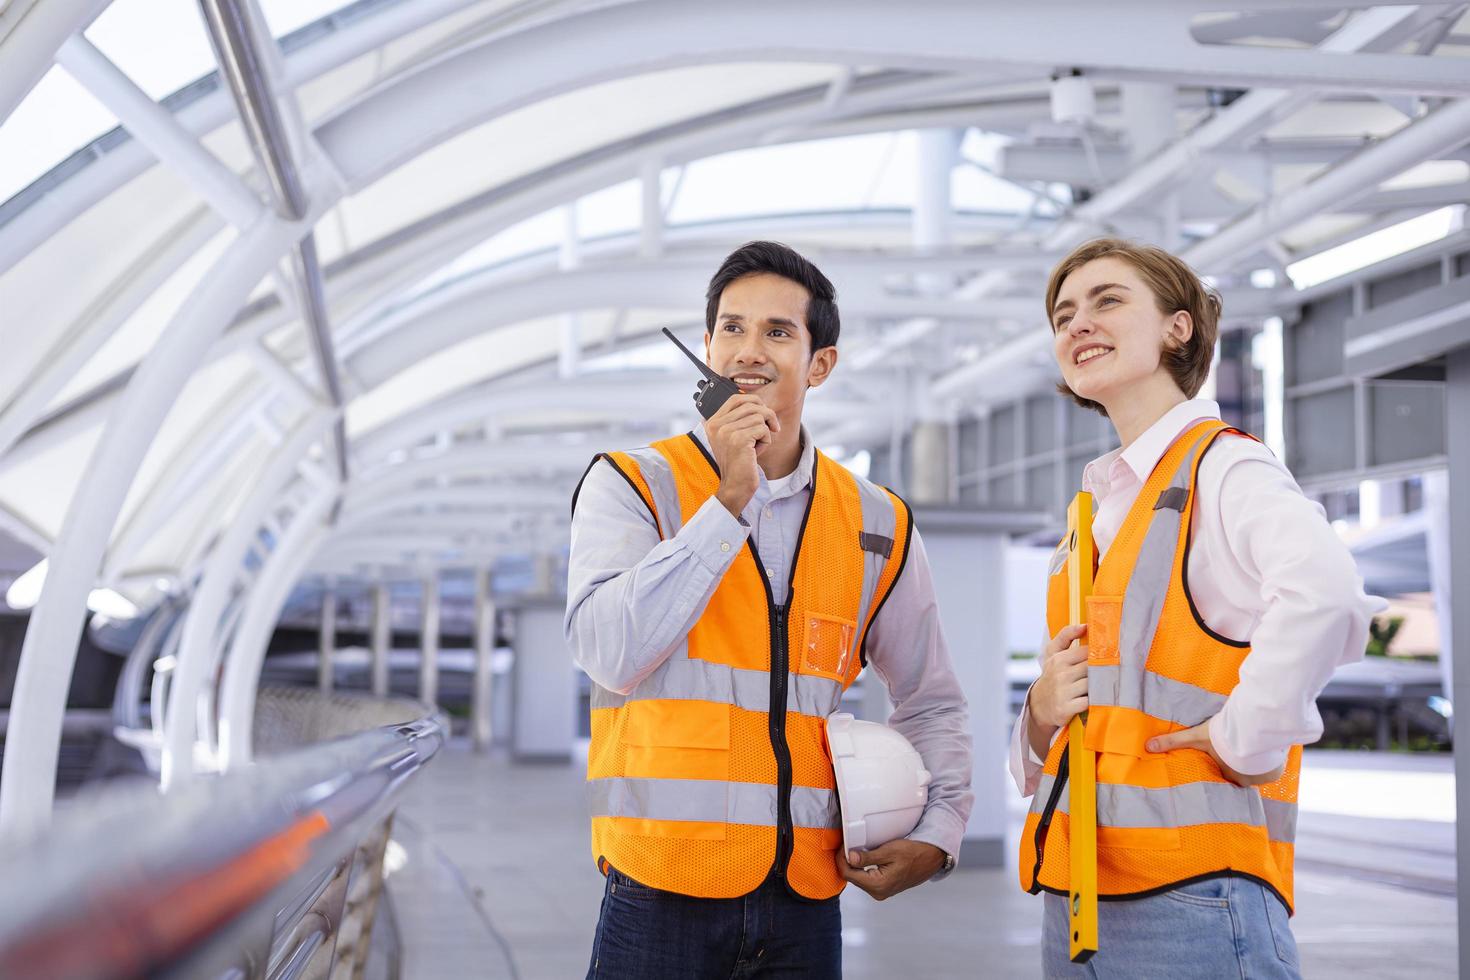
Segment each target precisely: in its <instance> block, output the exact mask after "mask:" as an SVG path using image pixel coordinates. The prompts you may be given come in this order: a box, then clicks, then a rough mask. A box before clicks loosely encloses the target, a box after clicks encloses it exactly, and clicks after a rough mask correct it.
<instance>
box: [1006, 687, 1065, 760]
mask: <svg viewBox="0 0 1470 980" xmlns="http://www.w3.org/2000/svg"><path fill="white" fill-rule="evenodd" d="M1035 686H1036V682H1035V681H1032V682H1031V687H1035ZM1031 687H1028V688H1026V696H1025V697H1024V698H1022V699H1021V715H1020V717H1019V718H1017V719H1016V728H1017V730H1018V731H1019V732H1020V733H1021V745H1022V746H1024V747H1025V750H1026V758H1027V759H1028V760H1029V761H1030V762H1031V764H1032V765H1035V766H1044V765H1046V760H1045V759H1043V758H1042V757H1041V756H1039V755H1037V754H1036V749H1035V747H1034V746H1032V744H1031ZM1059 733H1060V729H1059V730H1058V731H1057V732H1053V733H1052V737H1051V740H1052V741H1053V742H1055V741H1056V740H1057V735H1058V734H1059Z"/></svg>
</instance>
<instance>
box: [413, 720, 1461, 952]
mask: <svg viewBox="0 0 1470 980" xmlns="http://www.w3.org/2000/svg"><path fill="white" fill-rule="evenodd" d="M1414 765H1415V763H1412V762H1410V763H1404V762H1401V761H1400V760H1395V759H1389V758H1386V757H1381V756H1371V755H1345V756H1332V755H1328V754H1322V753H1314V754H1312V755H1309V756H1308V766H1309V767H1310V771H1313V772H1321V773H1323V774H1324V775H1325V778H1324V779H1323V780H1319V781H1318V784H1319V785H1323V786H1325V787H1326V788H1325V789H1318V790H1314V795H1315V796H1317V797H1318V798H1320V799H1321V800H1322V803H1321V806H1322V809H1321V810H1313V811H1310V812H1304V813H1303V817H1302V840H1301V843H1300V845H1299V848H1300V851H1301V853H1302V867H1301V868H1300V869H1299V871H1298V875H1297V895H1298V899H1297V901H1298V906H1299V914H1298V915H1297V917H1296V919H1295V920H1294V922H1293V928H1294V929H1295V932H1296V935H1297V940H1298V943H1299V945H1300V947H1301V952H1302V961H1303V972H1304V975H1305V976H1306V977H1308V978H1314V977H1347V976H1351V977H1355V978H1357V977H1414V978H1422V977H1441V976H1453V975H1454V969H1455V900H1454V898H1453V895H1452V889H1453V875H1454V859H1453V844H1454V834H1453V823H1452V822H1446V821H1445V820H1444V819H1443V817H1444V814H1443V813H1442V812H1441V810H1442V807H1441V810H1436V809H1435V807H1436V806H1438V804H1436V803H1434V802H1433V801H1432V800H1431V801H1430V802H1427V803H1425V804H1423V807H1424V809H1425V810H1426V811H1427V812H1430V813H1431V814H1433V815H1435V816H1437V817H1438V818H1439V819H1436V820H1430V821H1404V820H1398V819H1393V810H1392V808H1391V807H1390V808H1389V809H1388V810H1387V811H1385V810H1384V809H1383V807H1382V806H1378V809H1377V810H1374V809H1373V808H1372V806H1369V809H1370V814H1369V815H1360V814H1359V813H1358V812H1356V811H1357V810H1360V809H1362V806H1360V805H1359V803H1358V802H1356V801H1359V800H1367V801H1370V803H1371V801H1373V800H1374V799H1376V798H1378V797H1380V796H1381V793H1375V790H1374V788H1373V787H1374V785H1375V780H1377V781H1378V782H1383V781H1385V780H1386V781H1387V782H1388V783H1390V784H1393V785H1397V783H1396V781H1398V780H1400V779H1401V777H1400V775H1399V773H1400V771H1401V770H1404V769H1405V768H1413V767H1414ZM1415 771H1421V772H1429V773H1430V774H1432V775H1435V776H1436V779H1435V781H1434V782H1433V783H1432V784H1429V783H1423V782H1422V781H1421V782H1418V783H1413V784H1412V785H1413V786H1414V787H1417V789H1415V791H1416V792H1420V793H1425V794H1429V795H1430V796H1432V795H1433V794H1435V793H1440V794H1441V795H1442V789H1443V782H1444V779H1445V778H1446V777H1447V772H1448V767H1447V764H1446V762H1445V761H1444V760H1439V761H1433V760H1431V761H1430V762H1429V763H1427V764H1423V765H1420V766H1419V769H1418V770H1415ZM1329 773H1330V775H1326V774H1329ZM1358 784H1362V786H1363V792H1362V793H1354V794H1353V795H1352V796H1351V797H1344V798H1342V799H1339V798H1338V795H1334V790H1333V787H1335V786H1338V785H1345V786H1356V785H1358ZM1309 788H1311V787H1310V786H1309ZM1436 799H1437V797H1436ZM583 800H584V798H583V787H582V779H581V773H580V769H579V767H578V766H515V765H512V764H510V763H509V762H508V761H506V760H505V759H503V758H501V757H499V756H496V755H491V756H488V757H487V756H478V755H475V754H473V753H472V752H471V751H469V749H468V748H467V746H466V745H465V744H464V743H463V742H462V741H455V742H452V743H451V744H450V745H449V746H448V747H447V748H446V749H445V750H444V752H443V753H442V754H441V757H440V758H438V759H436V760H435V761H434V763H433V764H432V765H430V766H429V767H428V769H427V770H426V771H425V772H424V773H422V774H421V776H420V779H419V781H418V783H417V785H415V786H413V787H412V788H411V789H410V791H409V798H408V800H407V801H406V802H405V804H404V805H403V807H402V808H401V810H400V819H399V823H398V827H397V830H396V832H395V839H396V840H397V841H398V842H399V843H400V844H401V845H402V846H403V848H404V854H405V859H404V862H403V865H402V867H401V868H400V869H399V870H397V871H396V872H395V873H394V874H393V876H392V877H391V878H390V879H389V887H390V891H391V892H392V895H393V901H394V908H395V912H396V914H397V918H398V922H399V928H400V931H401V934H402V942H403V946H404V949H403V964H404V976H405V977H409V978H413V980H420V978H439V977H454V978H458V977H469V976H474V977H509V976H512V975H513V974H512V972H511V970H510V968H509V965H508V962H507V958H508V956H509V957H513V958H514V962H515V966H516V968H517V971H518V975H519V976H520V977H522V978H524V980H563V978H572V977H580V976H582V975H583V974H584V973H585V972H586V968H587V957H588V951H589V949H590V943H591V938H592V930H593V926H594V924H595V923H596V919H597V910H598V903H599V901H600V899H601V895H602V888H601V885H602V878H601V876H600V875H599V874H598V873H597V870H596V869H595V868H594V866H593V864H592V859H591V856H590V854H589V852H588V844H587V822H586V816H585V813H586V811H585V805H584V801H583ZM1016 804H1017V806H1016V807H1015V808H1013V810H1014V812H1013V814H1012V815H1013V824H1017V823H1019V818H1020V810H1019V800H1017V801H1016ZM1365 805H1366V804H1365ZM1374 805H1376V804H1374ZM1401 805H1403V806H1412V805H1413V802H1412V801H1401ZM1304 811H1305V807H1304ZM1451 819H1452V815H1451ZM1013 832H1014V831H1013ZM1015 881H1016V878H1015V871H1014V869H1010V868H1008V869H1006V870H1004V871H1000V870H973V869H962V870H961V871H959V872H957V873H956V874H955V875H953V876H952V877H951V878H950V879H948V880H947V881H944V882H940V883H937V884H934V885H927V886H923V887H921V888H917V889H915V890H913V891H911V892H908V893H905V894H904V895H901V896H899V897H898V898H895V899H894V900H892V901H889V902H885V903H882V904H878V903H876V902H873V901H871V900H870V899H868V898H867V896H865V895H863V894H861V893H859V892H857V891H856V890H854V889H849V890H848V891H847V893H845V894H844V897H843V914H844V932H843V935H844V941H845V945H846V949H845V955H844V965H845V975H846V977H848V978H849V980H865V978H883V980H893V978H899V977H901V978H905V980H907V978H930V977H933V978H944V977H978V976H983V977H1031V976H1037V975H1039V969H1038V956H1037V952H1036V943H1037V940H1038V937H1039V934H1040V927H1039V922H1040V909H1039V907H1038V904H1037V900H1036V899H1034V898H1032V897H1030V896H1028V895H1025V894H1023V893H1021V891H1020V890H1019V888H1018V887H1017V886H1016V883H1015ZM469 895H474V896H477V897H478V901H479V905H478V906H475V905H473V904H471V902H469V901H467V900H466V897H467V896H469ZM497 934H498V937H499V938H497Z"/></svg>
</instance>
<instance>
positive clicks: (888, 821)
mask: <svg viewBox="0 0 1470 980" xmlns="http://www.w3.org/2000/svg"><path fill="white" fill-rule="evenodd" d="M827 745H828V746H829V747H830V748H831V750H832V770H833V772H834V773H835V774H836V776H837V802H838V806H840V807H841V809H842V847H843V849H844V851H850V850H852V849H853V848H859V849H863V850H867V849H871V848H874V847H877V846H878V845H879V844H886V843H888V842H889V841H891V840H897V839H898V838H900V837H903V836H905V835H907V834H908V833H909V831H911V830H913V829H914V828H915V827H917V826H918V825H919V818H920V817H922V816H923V815H924V805H925V804H926V803H927V802H928V800H929V779H930V776H929V771H928V770H927V769H925V768H924V760H923V759H922V758H920V757H919V753H918V752H916V751H915V750H914V747H913V746H912V745H910V744H909V740H908V739H906V738H904V737H903V736H902V735H900V734H899V733H898V732H896V731H894V730H893V729H891V728H889V727H888V726H886V725H880V724H878V723H877V722H873V721H858V720H857V719H856V718H854V717H853V716H852V715H850V714H848V713H847V712H845V711H839V712H837V713H836V714H834V715H832V716H831V717H830V718H828V719H827Z"/></svg>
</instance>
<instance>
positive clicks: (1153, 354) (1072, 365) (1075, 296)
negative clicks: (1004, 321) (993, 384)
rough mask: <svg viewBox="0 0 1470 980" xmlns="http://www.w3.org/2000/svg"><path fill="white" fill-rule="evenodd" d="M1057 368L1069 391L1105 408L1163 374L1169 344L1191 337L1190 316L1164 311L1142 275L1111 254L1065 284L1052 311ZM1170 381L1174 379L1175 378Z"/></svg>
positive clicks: (1084, 266)
mask: <svg viewBox="0 0 1470 980" xmlns="http://www.w3.org/2000/svg"><path fill="white" fill-rule="evenodd" d="M1051 325H1052V331H1053V339H1054V351H1055V354H1056V359H1057V365H1058V366H1059V367H1060V368H1061V369H1062V378H1063V380H1065V381H1066V383H1067V387H1069V388H1071V389H1072V391H1074V392H1076V393H1077V394H1078V395H1080V396H1081V397H1083V398H1086V399H1089V400H1091V401H1095V402H1098V403H1100V404H1101V405H1103V406H1104V407H1106V406H1107V404H1108V403H1109V402H1110V401H1111V400H1113V399H1114V398H1116V397H1118V396H1120V395H1123V394H1125V393H1126V392H1127V391H1128V390H1129V389H1130V388H1131V387H1133V386H1136V385H1139V384H1141V383H1144V382H1148V381H1151V380H1152V379H1153V378H1154V375H1155V374H1157V373H1159V372H1164V373H1165V374H1167V371H1166V369H1165V368H1164V367H1163V365H1162V363H1161V354H1162V353H1163V350H1164V347H1165V345H1166V344H1180V343H1183V342H1184V341H1186V340H1188V339H1189V336H1190V331H1191V324H1190V318H1189V314H1188V313H1185V312H1183V311H1174V312H1169V313H1164V312H1161V311H1160V310H1159V303H1158V298H1157V297H1156V296H1155V295H1154V292H1153V290H1151V289H1150V288H1149V287H1148V285H1147V284H1146V283H1145V282H1144V281H1143V278H1142V277H1141V276H1140V275H1139V274H1138V271H1137V270H1136V269H1134V267H1133V266H1132V265H1131V264H1130V263H1129V262H1127V261H1125V260H1123V259H1120V258H1115V257H1112V256H1108V257H1104V258H1100V259H1094V260H1093V261H1091V262H1088V263H1087V264H1086V265H1083V266H1081V267H1080V268H1078V269H1077V270H1076V271H1074V272H1073V273H1072V274H1071V275H1069V276H1067V278H1066V279H1065V280H1063V281H1062V287H1061V289H1060V290H1059V291H1058V292H1057V301H1056V304H1055V306H1054V307H1053V308H1052V323H1051ZM1171 380H1172V379H1171Z"/></svg>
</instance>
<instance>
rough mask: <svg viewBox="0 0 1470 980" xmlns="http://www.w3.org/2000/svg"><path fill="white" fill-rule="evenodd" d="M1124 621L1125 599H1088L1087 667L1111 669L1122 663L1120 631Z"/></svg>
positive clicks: (1094, 597)
mask: <svg viewBox="0 0 1470 980" xmlns="http://www.w3.org/2000/svg"><path fill="white" fill-rule="evenodd" d="M1122 619H1123V597H1122V596H1103V595H1092V596H1088V597H1087V665H1088V666H1089V667H1109V666H1112V665H1114V664H1117V663H1120V662H1121V660H1122V658H1121V656H1120V652H1119V650H1118V629H1119V626H1120V624H1121V622H1122Z"/></svg>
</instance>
